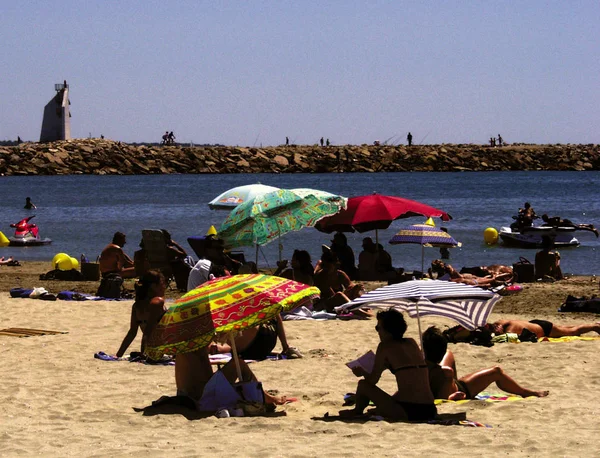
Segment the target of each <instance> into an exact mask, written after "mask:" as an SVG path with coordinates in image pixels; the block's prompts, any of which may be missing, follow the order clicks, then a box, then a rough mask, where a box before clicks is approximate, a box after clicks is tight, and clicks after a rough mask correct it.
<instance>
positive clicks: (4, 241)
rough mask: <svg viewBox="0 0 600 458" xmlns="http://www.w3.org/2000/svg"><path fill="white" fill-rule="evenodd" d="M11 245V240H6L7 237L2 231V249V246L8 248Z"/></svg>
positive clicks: (0, 240)
mask: <svg viewBox="0 0 600 458" xmlns="http://www.w3.org/2000/svg"><path fill="white" fill-rule="evenodd" d="M9 244H10V240H8V239H7V238H6V235H4V234H3V233H2V231H0V247H2V246H8V245H9Z"/></svg>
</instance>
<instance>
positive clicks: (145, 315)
mask: <svg viewBox="0 0 600 458" xmlns="http://www.w3.org/2000/svg"><path fill="white" fill-rule="evenodd" d="M165 283H166V282H165V278H164V277H163V275H162V274H161V273H160V272H158V271H155V270H150V271H149V272H147V273H145V274H144V275H143V276H142V278H140V280H139V281H138V282H137V283H136V284H135V302H134V303H133V306H132V307H131V319H130V322H129V331H127V334H126V335H125V338H124V339H123V342H122V343H121V346H120V347H119V351H117V357H119V358H121V357H122V356H123V355H124V354H125V351H127V348H129V346H130V345H131V343H132V342H133V340H134V339H135V337H136V336H137V332H138V329H141V330H142V333H143V334H144V335H143V336H142V348H141V352H142V353H143V352H144V348H145V346H146V336H148V335H150V332H152V329H154V327H155V326H156V324H158V322H159V321H160V319H161V317H162V315H163V314H164V312H165V311H166V310H167V307H165V299H164V297H163V296H164V295H165ZM149 324H150V325H149ZM148 328H151V329H148Z"/></svg>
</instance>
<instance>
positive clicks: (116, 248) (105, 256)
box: [99, 232, 135, 278]
mask: <svg viewBox="0 0 600 458" xmlns="http://www.w3.org/2000/svg"><path fill="white" fill-rule="evenodd" d="M125 242H126V237H125V234H123V233H122V232H115V235H114V236H113V240H112V243H109V244H108V245H106V247H104V249H103V250H102V253H101V254H100V260H99V264H100V273H101V274H102V277H103V278H104V277H106V276H108V275H110V274H118V275H120V276H121V278H135V268H134V264H133V261H132V260H131V258H130V257H129V256H127V254H125V252H124V251H123V245H125Z"/></svg>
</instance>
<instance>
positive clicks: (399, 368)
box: [390, 364, 427, 374]
mask: <svg viewBox="0 0 600 458" xmlns="http://www.w3.org/2000/svg"><path fill="white" fill-rule="evenodd" d="M425 368H427V364H415V365H412V366H400V367H397V368H395V369H392V368H391V367H390V372H391V373H392V374H396V372H398V371H404V370H406V369H425Z"/></svg>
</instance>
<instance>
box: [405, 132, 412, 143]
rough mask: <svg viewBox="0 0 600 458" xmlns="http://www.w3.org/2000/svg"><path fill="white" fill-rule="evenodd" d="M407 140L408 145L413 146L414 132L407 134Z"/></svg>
mask: <svg viewBox="0 0 600 458" xmlns="http://www.w3.org/2000/svg"><path fill="white" fill-rule="evenodd" d="M406 141H407V142H408V146H412V134H411V133H410V132H409V133H408V135H407V136H406Z"/></svg>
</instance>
